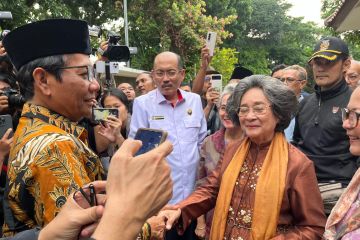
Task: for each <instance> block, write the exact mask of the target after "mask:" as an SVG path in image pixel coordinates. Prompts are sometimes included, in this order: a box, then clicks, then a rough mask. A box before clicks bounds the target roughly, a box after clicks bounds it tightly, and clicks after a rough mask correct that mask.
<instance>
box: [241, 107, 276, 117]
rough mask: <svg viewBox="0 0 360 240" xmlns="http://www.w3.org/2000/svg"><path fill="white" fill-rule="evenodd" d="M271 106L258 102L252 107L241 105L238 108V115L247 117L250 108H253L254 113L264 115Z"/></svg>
mask: <svg viewBox="0 0 360 240" xmlns="http://www.w3.org/2000/svg"><path fill="white" fill-rule="evenodd" d="M269 107H271V106H268V105H265V104H257V105H254V106H252V107H248V106H240V107H239V108H238V111H237V112H238V115H239V117H245V116H247V115H248V114H249V112H250V109H252V111H253V113H254V115H256V116H259V115H264V114H266V112H267V109H268V108H269Z"/></svg>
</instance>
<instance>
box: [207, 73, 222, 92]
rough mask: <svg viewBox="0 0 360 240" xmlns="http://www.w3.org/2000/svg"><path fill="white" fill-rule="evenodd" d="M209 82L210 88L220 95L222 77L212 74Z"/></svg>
mask: <svg viewBox="0 0 360 240" xmlns="http://www.w3.org/2000/svg"><path fill="white" fill-rule="evenodd" d="M210 82H211V87H212V88H214V89H215V90H216V91H218V92H219V93H221V91H222V75H221V74H212V75H211V79H210Z"/></svg>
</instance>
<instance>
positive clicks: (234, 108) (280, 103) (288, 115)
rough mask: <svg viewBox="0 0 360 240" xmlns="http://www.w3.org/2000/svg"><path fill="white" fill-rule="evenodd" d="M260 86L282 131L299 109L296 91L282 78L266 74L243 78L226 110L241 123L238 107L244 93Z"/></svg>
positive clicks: (277, 128)
mask: <svg viewBox="0 0 360 240" xmlns="http://www.w3.org/2000/svg"><path fill="white" fill-rule="evenodd" d="M252 88H259V89H261V90H262V91H263V93H264V95H265V97H266V98H267V99H268V100H269V102H270V104H271V109H272V111H273V114H274V115H275V117H277V118H278V119H279V122H278V124H277V125H276V128H275V131H277V132H282V131H284V129H286V128H287V127H288V126H289V123H290V121H291V119H292V118H293V117H294V116H295V114H296V111H297V105H298V101H297V98H296V96H295V93H294V92H293V91H292V90H291V89H290V88H288V87H287V86H286V85H285V84H283V83H282V82H281V81H280V80H278V79H276V78H273V77H270V76H264V75H253V76H250V77H247V78H244V79H242V80H241V81H240V82H239V83H238V84H237V86H236V87H235V90H234V93H233V94H232V95H231V96H230V98H229V100H228V103H227V106H226V111H227V113H228V115H229V117H230V119H231V120H232V121H233V123H234V124H235V125H240V122H239V117H238V109H239V107H240V103H241V99H242V97H243V96H244V94H245V93H246V92H247V91H248V90H250V89H252Z"/></svg>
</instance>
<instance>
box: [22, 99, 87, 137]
mask: <svg viewBox="0 0 360 240" xmlns="http://www.w3.org/2000/svg"><path fill="white" fill-rule="evenodd" d="M21 117H25V118H30V119H35V118H37V119H40V120H42V121H43V122H45V123H48V124H50V125H53V126H56V127H58V128H60V129H62V130H64V131H65V132H67V133H70V134H72V135H74V136H75V137H77V138H79V139H81V140H86V139H87V132H86V131H85V128H83V127H80V126H79V125H78V124H77V122H72V121H70V119H68V118H66V117H64V116H62V115H60V114H58V113H56V112H54V111H51V110H50V109H47V108H45V107H43V106H39V105H36V104H33V103H29V102H27V103H25V104H24V107H23V110H22V113H21Z"/></svg>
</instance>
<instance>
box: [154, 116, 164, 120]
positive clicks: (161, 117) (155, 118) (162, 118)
mask: <svg viewBox="0 0 360 240" xmlns="http://www.w3.org/2000/svg"><path fill="white" fill-rule="evenodd" d="M164 119H165V117H164V116H152V117H151V120H164Z"/></svg>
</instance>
